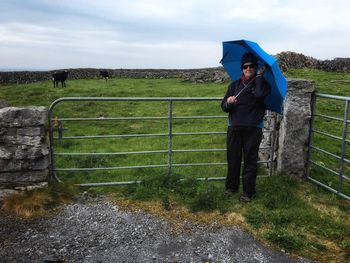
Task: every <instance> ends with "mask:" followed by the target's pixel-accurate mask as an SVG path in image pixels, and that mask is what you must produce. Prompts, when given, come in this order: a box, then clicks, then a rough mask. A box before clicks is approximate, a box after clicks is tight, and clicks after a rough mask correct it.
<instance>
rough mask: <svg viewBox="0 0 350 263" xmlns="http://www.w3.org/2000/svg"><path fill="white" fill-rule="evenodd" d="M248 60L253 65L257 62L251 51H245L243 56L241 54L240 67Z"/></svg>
mask: <svg viewBox="0 0 350 263" xmlns="http://www.w3.org/2000/svg"><path fill="white" fill-rule="evenodd" d="M248 62H251V63H253V64H255V65H257V64H258V58H257V57H256V56H254V54H253V53H251V52H247V53H245V54H244V55H243V56H242V59H241V67H242V66H243V65H244V64H245V63H248Z"/></svg>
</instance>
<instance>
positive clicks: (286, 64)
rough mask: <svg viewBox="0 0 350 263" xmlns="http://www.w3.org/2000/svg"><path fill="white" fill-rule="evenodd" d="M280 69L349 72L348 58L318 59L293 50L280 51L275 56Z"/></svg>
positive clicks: (349, 61)
mask: <svg viewBox="0 0 350 263" xmlns="http://www.w3.org/2000/svg"><path fill="white" fill-rule="evenodd" d="M275 57H276V58H277V60H278V65H279V66H280V68H281V69H282V71H287V70H288V69H292V68H311V69H319V70H324V71H329V72H350V58H335V59H332V60H318V59H315V58H313V57H309V56H305V55H303V54H300V53H295V52H290V51H286V52H281V53H279V54H277V55H276V56H275Z"/></svg>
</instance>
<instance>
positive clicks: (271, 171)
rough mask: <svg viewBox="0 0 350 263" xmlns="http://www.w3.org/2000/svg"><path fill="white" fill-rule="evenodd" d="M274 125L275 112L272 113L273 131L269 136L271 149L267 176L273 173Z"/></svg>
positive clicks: (275, 123) (275, 120) (275, 122)
mask: <svg viewBox="0 0 350 263" xmlns="http://www.w3.org/2000/svg"><path fill="white" fill-rule="evenodd" d="M276 126H277V114H275V113H274V114H273V127H272V128H273V131H272V134H270V136H271V141H270V143H271V150H270V163H269V166H270V167H269V176H272V173H273V159H274V153H275V140H276Z"/></svg>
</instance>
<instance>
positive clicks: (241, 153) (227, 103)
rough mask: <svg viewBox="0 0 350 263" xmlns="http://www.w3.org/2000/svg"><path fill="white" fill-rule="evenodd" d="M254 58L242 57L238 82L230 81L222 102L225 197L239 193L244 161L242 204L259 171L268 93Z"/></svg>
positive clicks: (248, 54)
mask: <svg viewBox="0 0 350 263" xmlns="http://www.w3.org/2000/svg"><path fill="white" fill-rule="evenodd" d="M257 67H258V59H257V57H256V56H255V55H254V54H252V53H250V52H248V53H245V54H244V55H243V56H242V59H241V70H242V76H241V78H240V79H238V80H235V81H233V82H232V83H231V84H230V85H229V87H228V90H227V92H226V95H225V97H224V98H223V100H222V102H221V108H222V110H223V111H224V112H228V113H229V114H228V130H227V162H228V170H227V177H226V194H228V195H232V194H234V193H237V192H238V188H239V184H240V170H241V162H242V157H243V161H244V163H243V174H242V177H243V195H242V196H241V197H240V200H241V201H242V202H249V201H250V200H251V198H252V197H253V196H254V194H255V192H256V191H255V184H256V176H257V169H258V151H259V146H260V142H261V139H262V128H263V118H264V115H265V110H266V109H265V104H264V99H265V97H266V96H267V95H268V94H269V92H270V87H269V84H268V83H267V82H266V80H265V79H264V78H263V77H262V75H263V70H259V72H258V70H257Z"/></svg>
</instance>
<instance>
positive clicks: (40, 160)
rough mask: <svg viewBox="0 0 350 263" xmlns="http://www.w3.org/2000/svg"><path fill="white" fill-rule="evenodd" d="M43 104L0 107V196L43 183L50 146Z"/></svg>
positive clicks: (47, 165)
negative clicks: (39, 105)
mask: <svg viewBox="0 0 350 263" xmlns="http://www.w3.org/2000/svg"><path fill="white" fill-rule="evenodd" d="M46 122H47V109H46V108H45V107H29V108H16V107H4V108H2V109H0V199H1V197H2V196H4V195H6V194H8V193H14V192H17V191H23V190H26V189H29V188H33V187H37V186H41V185H45V184H46V182H47V178H48V175H49V149H48V142H47V136H46V130H47V129H46V128H45V127H46V126H45V125H46Z"/></svg>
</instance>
